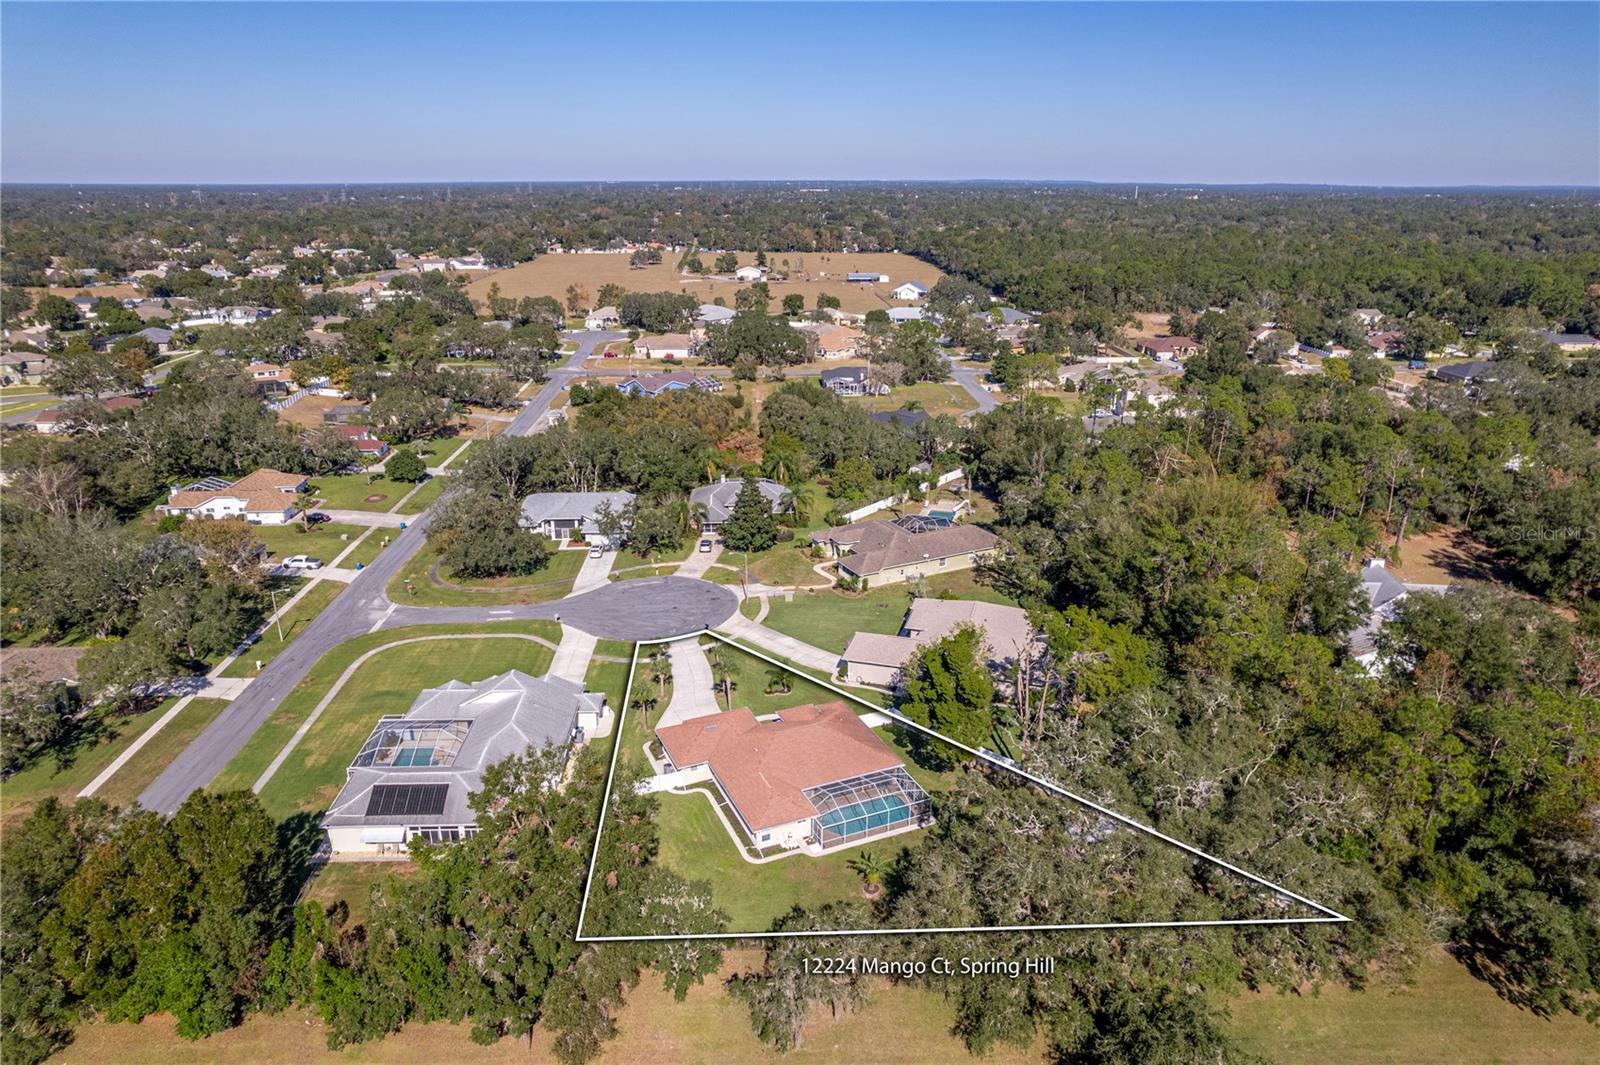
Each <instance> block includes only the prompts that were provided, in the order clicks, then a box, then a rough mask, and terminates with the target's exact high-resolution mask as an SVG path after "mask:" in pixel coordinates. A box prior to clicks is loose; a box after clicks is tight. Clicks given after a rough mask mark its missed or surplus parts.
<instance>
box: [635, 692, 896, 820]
mask: <svg viewBox="0 0 1600 1065" xmlns="http://www.w3.org/2000/svg"><path fill="white" fill-rule="evenodd" d="M656 735H657V736H658V737H659V738H660V740H661V743H662V745H663V746H664V747H665V748H666V750H667V754H668V755H669V756H670V757H671V758H672V764H673V765H676V766H678V767H679V768H684V767H686V766H693V765H699V764H701V763H702V762H705V763H708V764H709V765H710V766H711V772H712V773H713V774H715V776H716V778H717V783H718V784H719V785H721V787H722V790H723V793H724V794H726V795H727V797H728V801H729V802H731V803H733V805H734V806H735V807H736V808H737V809H738V811H739V816H740V817H742V818H744V821H745V824H747V825H749V826H750V828H751V829H752V830H754V831H757V832H760V831H761V830H763V829H768V828H773V827H775V826H777V825H785V824H788V823H790V822H791V821H799V820H801V819H803V818H807V817H811V816H813V815H815V813H816V809H815V808H814V807H813V806H812V805H811V802H810V801H809V800H808V799H807V798H806V797H805V795H804V794H803V793H804V791H805V789H806V788H814V787H817V786H818V785H821V784H832V783H833V782H835V781H839V780H847V779H849V778H850V777H856V776H861V775H862V774H864V773H873V772H877V771H878V770H880V769H894V768H895V767H897V766H901V765H904V764H905V763H903V762H902V761H901V760H900V757H899V756H898V755H896V754H895V753H894V751H893V750H891V749H890V748H889V746H888V744H886V743H884V742H883V741H882V740H880V739H879V738H878V737H877V736H876V735H874V734H873V732H872V730H871V729H869V728H867V726H866V725H864V724H862V722H861V719H860V718H859V717H857V716H856V715H855V714H853V713H851V711H850V710H849V708H848V707H846V706H845V705H844V703H842V702H833V703H823V704H822V705H820V706H796V707H794V708H792V709H789V710H785V711H783V713H782V715H781V717H780V719H779V720H776V721H757V720H756V719H755V715H753V714H751V713H750V711H749V710H746V709H743V708H741V709H738V710H731V711H729V712H728V713H725V714H709V715H707V716H705V717H697V718H692V719H691V720H689V721H685V722H683V723H682V724H681V725H670V726H668V727H667V728H663V729H657V730H656Z"/></svg>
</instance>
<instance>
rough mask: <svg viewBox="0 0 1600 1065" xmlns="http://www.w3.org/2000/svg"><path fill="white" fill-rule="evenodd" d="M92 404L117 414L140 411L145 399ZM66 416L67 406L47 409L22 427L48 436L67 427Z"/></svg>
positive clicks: (118, 398)
mask: <svg viewBox="0 0 1600 1065" xmlns="http://www.w3.org/2000/svg"><path fill="white" fill-rule="evenodd" d="M90 402H92V403H93V404H94V405H95V406H97V407H99V408H100V409H101V410H103V411H105V412H106V413H107V414H116V413H118V412H119V411H125V410H138V409H139V408H140V407H142V406H144V399H143V397H141V396H110V397H108V398H106V399H97V400H91V401H90ZM65 414H66V405H65V404H58V405H56V406H54V407H47V408H46V409H44V410H42V411H40V412H39V413H38V414H35V415H34V416H33V417H32V418H29V419H28V420H27V421H25V422H23V423H22V427H23V428H25V429H32V430H33V431H34V432H36V433H44V434H46V435H49V434H51V433H57V432H60V431H61V430H62V429H64V428H66V427H67V423H66V422H65V421H64V416H65Z"/></svg>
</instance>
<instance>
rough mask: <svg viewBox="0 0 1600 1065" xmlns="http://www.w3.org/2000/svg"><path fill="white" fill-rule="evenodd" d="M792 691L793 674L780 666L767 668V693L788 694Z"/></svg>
mask: <svg viewBox="0 0 1600 1065" xmlns="http://www.w3.org/2000/svg"><path fill="white" fill-rule="evenodd" d="M792 691H794V674H793V673H791V672H789V671H788V670H787V669H785V668H783V667H782V666H774V667H773V668H772V669H769V670H767V690H766V694H767V695H788V694H789V693H790V692H792Z"/></svg>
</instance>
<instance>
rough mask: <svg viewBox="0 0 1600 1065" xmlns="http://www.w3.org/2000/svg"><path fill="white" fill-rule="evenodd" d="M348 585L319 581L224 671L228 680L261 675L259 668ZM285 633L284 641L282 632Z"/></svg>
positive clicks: (287, 643) (274, 656) (287, 644)
mask: <svg viewBox="0 0 1600 1065" xmlns="http://www.w3.org/2000/svg"><path fill="white" fill-rule="evenodd" d="M344 588H345V586H344V584H342V583H341V582H339V581H332V580H329V581H317V582H316V583H315V584H314V585H312V586H311V588H310V590H308V591H307V592H306V594H305V597H304V598H303V599H301V600H300V601H299V602H298V603H296V604H295V605H294V607H293V608H292V609H290V610H289V611H288V612H287V613H286V614H284V615H283V617H282V618H280V619H279V620H278V621H277V622H274V623H273V624H270V625H268V626H267V631H266V632H264V633H262V634H261V638H260V639H258V640H257V641H256V642H255V643H254V644H252V645H250V646H249V647H248V648H246V649H245V651H244V653H243V654H241V655H240V656H239V657H238V658H235V659H234V660H233V661H232V662H230V663H229V664H228V668H227V669H224V670H223V671H222V676H224V677H253V676H255V675H256V674H257V673H259V672H261V671H260V670H259V669H257V668H256V663H257V662H260V663H261V665H263V666H265V665H266V664H267V663H268V662H271V661H272V660H273V659H274V658H277V657H278V654H279V653H280V652H281V651H282V650H283V649H284V648H285V647H288V646H289V644H291V643H292V642H294V638H295V637H296V636H298V635H299V634H300V630H301V629H303V628H305V627H306V626H307V625H309V624H311V622H312V619H314V618H315V617H316V616H317V615H318V614H320V613H322V612H323V611H324V610H326V609H327V607H328V604H329V603H331V602H333V600H334V598H335V597H337V596H338V594H339V593H340V592H342V591H344ZM280 628H281V629H282V630H283V635H282V637H281V638H280V637H279V635H278V631H279V629H280Z"/></svg>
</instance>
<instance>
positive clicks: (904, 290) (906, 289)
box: [889, 281, 928, 300]
mask: <svg viewBox="0 0 1600 1065" xmlns="http://www.w3.org/2000/svg"><path fill="white" fill-rule="evenodd" d="M889 294H890V295H891V296H893V297H894V298H895V299H897V300H920V299H923V298H924V297H926V296H927V295H928V286H927V285H924V284H923V283H922V282H920V281H902V282H900V284H898V285H896V286H895V288H894V291H893V292H891V293H889Z"/></svg>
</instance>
